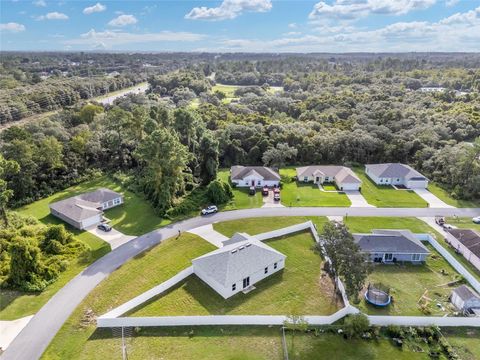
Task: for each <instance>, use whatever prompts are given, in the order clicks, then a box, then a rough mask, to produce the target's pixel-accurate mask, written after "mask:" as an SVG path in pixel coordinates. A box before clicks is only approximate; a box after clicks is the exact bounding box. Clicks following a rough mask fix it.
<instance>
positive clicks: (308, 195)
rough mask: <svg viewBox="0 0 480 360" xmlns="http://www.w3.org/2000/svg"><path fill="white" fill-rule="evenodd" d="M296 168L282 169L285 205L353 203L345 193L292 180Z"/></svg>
mask: <svg viewBox="0 0 480 360" xmlns="http://www.w3.org/2000/svg"><path fill="white" fill-rule="evenodd" d="M295 174H296V173H295V169H294V168H286V169H281V170H280V176H281V177H282V191H281V202H282V204H283V205H285V206H334V207H348V206H350V205H352V203H351V202H350V200H349V199H348V197H347V195H345V194H344V193H341V192H338V193H333V192H332V193H330V192H324V191H320V189H319V188H318V185H315V184H313V183H303V182H298V181H294V180H292V177H293V176H295Z"/></svg>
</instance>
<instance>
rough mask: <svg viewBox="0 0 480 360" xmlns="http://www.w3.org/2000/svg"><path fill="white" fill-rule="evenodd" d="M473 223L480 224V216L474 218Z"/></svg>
mask: <svg viewBox="0 0 480 360" xmlns="http://www.w3.org/2000/svg"><path fill="white" fill-rule="evenodd" d="M472 221H473V223H474V224H480V216H477V217H474V218H473V219H472Z"/></svg>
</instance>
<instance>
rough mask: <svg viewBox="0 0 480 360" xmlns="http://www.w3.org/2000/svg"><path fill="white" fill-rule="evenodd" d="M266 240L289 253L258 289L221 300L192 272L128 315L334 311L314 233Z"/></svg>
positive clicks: (256, 286)
mask: <svg viewBox="0 0 480 360" xmlns="http://www.w3.org/2000/svg"><path fill="white" fill-rule="evenodd" d="M265 243H266V244H268V245H269V246H271V247H273V248H274V249H276V250H278V251H280V252H282V253H283V254H285V255H286V256H287V259H286V261H285V269H283V270H282V271H280V272H278V273H276V274H273V275H271V276H269V277H268V278H266V279H264V280H262V281H261V282H259V283H256V284H255V288H256V289H255V290H253V291H252V292H250V293H248V294H243V293H238V294H236V295H235V296H232V297H231V298H229V299H226V300H225V299H224V298H223V297H221V296H220V295H218V294H217V293H216V292H215V291H214V290H213V289H211V288H210V287H209V286H208V285H207V284H205V283H204V282H203V281H202V280H200V279H199V278H198V277H196V276H195V275H193V276H190V277H189V278H187V279H186V280H185V281H184V282H182V283H181V284H179V285H178V286H177V287H176V288H175V289H173V290H172V291H170V292H169V293H167V294H165V295H162V296H160V297H158V298H156V299H153V300H152V301H151V302H150V303H148V304H147V305H144V306H141V307H139V308H138V309H136V310H134V311H133V312H131V313H130V314H129V316H167V315H282V314H294V313H295V314H296V313H302V314H312V315H313V314H324V315H329V314H332V313H334V312H335V311H337V310H338V307H337V305H336V303H335V300H334V296H333V283H332V281H331V280H330V278H328V276H327V275H326V274H322V271H321V267H322V259H321V257H320V255H319V254H318V253H317V252H316V251H314V250H313V249H312V246H313V237H312V235H311V234H310V232H301V233H298V234H295V235H289V236H285V237H281V238H277V239H272V240H268V241H266V242H265ZM298 284H302V286H301V287H299V286H298Z"/></svg>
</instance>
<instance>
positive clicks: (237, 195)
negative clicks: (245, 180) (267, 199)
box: [217, 169, 263, 210]
mask: <svg viewBox="0 0 480 360" xmlns="http://www.w3.org/2000/svg"><path fill="white" fill-rule="evenodd" d="M217 177H218V178H219V179H220V180H222V181H224V182H226V183H229V182H230V169H221V170H219V171H218V175H217ZM232 191H233V199H232V200H231V201H230V202H229V203H228V204H226V205H225V206H223V207H222V209H223V210H238V209H249V208H258V207H261V206H262V205H263V198H262V192H261V191H257V192H256V193H255V195H249V194H248V188H235V187H232Z"/></svg>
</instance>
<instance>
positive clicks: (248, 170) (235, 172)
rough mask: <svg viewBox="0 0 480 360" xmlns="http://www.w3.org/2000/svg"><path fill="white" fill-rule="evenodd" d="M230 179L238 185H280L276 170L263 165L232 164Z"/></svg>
mask: <svg viewBox="0 0 480 360" xmlns="http://www.w3.org/2000/svg"><path fill="white" fill-rule="evenodd" d="M230 179H231V181H232V183H234V184H236V185H237V186H238V187H250V186H255V187H263V186H269V187H278V186H279V185H280V174H279V173H278V171H275V170H273V169H272V168H269V167H265V166H240V165H237V166H232V167H231V169H230Z"/></svg>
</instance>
